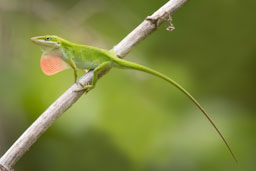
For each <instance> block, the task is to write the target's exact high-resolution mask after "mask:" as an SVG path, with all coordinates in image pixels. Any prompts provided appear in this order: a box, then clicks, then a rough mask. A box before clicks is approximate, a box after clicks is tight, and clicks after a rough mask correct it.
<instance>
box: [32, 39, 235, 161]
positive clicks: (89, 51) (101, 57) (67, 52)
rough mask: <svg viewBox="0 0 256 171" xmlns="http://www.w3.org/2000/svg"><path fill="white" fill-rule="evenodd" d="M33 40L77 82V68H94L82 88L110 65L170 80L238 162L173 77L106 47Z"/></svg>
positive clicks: (59, 40)
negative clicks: (68, 69)
mask: <svg viewBox="0 0 256 171" xmlns="http://www.w3.org/2000/svg"><path fill="white" fill-rule="evenodd" d="M31 40H32V41H33V42H34V43H36V44H37V45H39V46H40V48H41V49H42V50H43V53H47V54H51V53H56V51H57V52H58V53H60V54H61V58H62V59H63V60H64V61H65V62H66V63H68V64H69V65H70V66H71V67H72V68H73V70H74V75H75V82H76V81H77V69H87V70H93V80H92V84H91V85H87V86H85V87H84V88H82V89H81V90H91V89H93V88H94V87H95V85H96V82H97V80H98V73H99V72H101V71H104V70H105V69H107V68H109V67H118V68H125V69H134V70H139V71H143V72H146V73H149V74H152V75H155V76H157V77H159V78H161V79H163V80H165V81H167V82H169V83H170V84H172V85H173V86H175V87H176V88H178V89H179V90H180V91H181V92H182V93H184V94H185V95H186V96H187V97H188V98H189V99H190V100H191V101H192V102H193V103H194V104H195V105H196V106H197V107H198V108H199V110H200V111H201V112H202V113H203V114H204V115H205V117H206V118H207V119H208V120H209V122H210V123H211V124H212V126H213V127H214V128H215V130H216V131H217V133H218V134H219V136H220V137H221V139H222V140H223V141H224V143H225V145H226V146H227V148H228V150H229V152H230V153H231V155H232V157H233V158H234V160H235V161H236V162H237V159H236V157H235V155H234V153H233V152H232V150H231V148H230V146H229V145H228V143H227V141H226V140H225V138H224V136H223V135H222V134H221V132H220V131H219V129H218V128H217V127H216V125H215V124H214V122H213V121H212V120H211V119H210V117H209V115H208V114H207V112H206V111H205V110H204V108H203V107H202V106H201V105H200V104H199V103H198V101H197V100H196V99H195V98H194V97H193V96H192V95H191V94H190V93H189V92H188V91H186V90H185V89H184V88H183V87H182V86H181V85H179V84H178V83H177V82H175V81H174V80H172V79H171V78H169V77H167V76H165V75H164V74H162V73H160V72H157V71H155V70H153V69H150V68H148V67H145V66H142V65H139V64H136V63H133V62H129V61H126V60H123V59H120V58H118V56H117V55H116V54H115V53H114V52H113V51H107V50H104V49H100V48H96V47H92V46H87V45H80V44H75V43H72V42H69V41H67V40H64V39H62V38H60V37H58V36H53V35H46V36H37V37H33V38H31ZM81 90H78V91H81Z"/></svg>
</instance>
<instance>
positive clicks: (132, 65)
mask: <svg viewBox="0 0 256 171" xmlns="http://www.w3.org/2000/svg"><path fill="white" fill-rule="evenodd" d="M114 62H115V63H116V64H117V65H118V66H119V67H121V68H130V69H135V70H139V71H143V72H146V73H149V74H152V75H155V76H157V77H159V78H162V79H164V80H166V81H167V82H169V83H171V84H172V85H173V86H175V87H176V88H178V89H179V90H180V91H181V92H182V93H184V94H185V95H186V96H187V97H188V98H189V99H190V100H191V101H192V102H193V103H194V104H195V105H196V106H197V107H198V108H199V110H200V111H201V112H202V113H203V114H204V116H205V117H206V118H207V119H208V121H209V122H210V123H211V125H212V126H213V127H214V128H215V130H216V131H217V133H218V134H219V136H220V137H221V139H222V140H223V142H224V143H225V145H226V147H227V148H228V150H229V152H230V153H231V155H232V157H233V159H234V160H235V161H236V163H238V160H237V158H236V156H235V154H234V153H233V151H232V149H231V148H230V146H229V144H228V143H227V141H226V139H225V138H224V136H223V135H222V134H221V132H220V130H219V129H218V128H217V126H216V125H215V124H214V122H213V121H212V119H211V118H210V116H209V115H208V113H207V112H206V111H205V109H204V108H203V107H202V106H201V105H200V104H199V102H198V101H197V100H196V99H195V98H194V97H193V96H192V95H191V94H190V93H189V92H188V91H187V90H185V89H184V88H183V87H182V86H181V85H179V84H178V83H177V82H176V81H174V80H172V79H171V78H169V77H167V76H166V75H164V74H162V73H160V72H157V71H155V70H153V69H150V68H148V67H145V66H142V65H139V64H136V63H133V62H129V61H126V60H123V59H120V58H117V57H116V58H114Z"/></svg>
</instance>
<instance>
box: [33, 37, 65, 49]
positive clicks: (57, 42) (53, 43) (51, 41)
mask: <svg viewBox="0 0 256 171" xmlns="http://www.w3.org/2000/svg"><path fill="white" fill-rule="evenodd" d="M31 40H32V42H34V43H35V44H37V45H38V46H39V47H40V48H41V49H42V50H43V51H50V50H57V49H58V48H60V46H61V43H62V42H63V41H65V40H64V39H62V38H60V37H58V36H54V35H45V36H36V37H32V38H31Z"/></svg>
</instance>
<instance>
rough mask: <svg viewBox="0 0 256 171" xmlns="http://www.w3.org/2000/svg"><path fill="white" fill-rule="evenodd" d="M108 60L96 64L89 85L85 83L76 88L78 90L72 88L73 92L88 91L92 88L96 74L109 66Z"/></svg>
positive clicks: (95, 80)
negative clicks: (81, 86)
mask: <svg viewBox="0 0 256 171" xmlns="http://www.w3.org/2000/svg"><path fill="white" fill-rule="evenodd" d="M110 64H111V63H110V62H109V61H107V62H103V63H102V64H100V65H99V66H97V67H96V68H95V69H94V70H93V78H92V83H91V84H90V85H85V86H84V87H83V88H81V89H78V90H74V91H75V92H80V91H89V90H91V89H93V88H94V87H95V85H96V83H97V81H98V74H99V73H100V72H101V71H104V70H105V69H107V68H108V67H109V66H110Z"/></svg>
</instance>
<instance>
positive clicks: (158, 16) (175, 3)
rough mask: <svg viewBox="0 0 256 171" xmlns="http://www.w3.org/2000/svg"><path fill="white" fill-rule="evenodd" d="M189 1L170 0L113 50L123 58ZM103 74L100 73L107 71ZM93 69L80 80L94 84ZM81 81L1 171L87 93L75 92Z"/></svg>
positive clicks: (3, 161) (0, 161)
mask: <svg viewBox="0 0 256 171" xmlns="http://www.w3.org/2000/svg"><path fill="white" fill-rule="evenodd" d="M187 1H188V0H170V1H168V2H167V3H166V4H165V5H164V6H162V7H161V8H160V9H159V10H157V11H156V12H155V13H154V14H153V15H151V16H150V17H148V18H147V19H145V20H144V21H143V22H142V23H141V24H140V25H139V26H137V28H135V29H134V30H133V31H132V32H131V33H130V34H128V35H127V36H126V37H125V38H124V39H123V40H122V41H121V42H120V43H119V44H117V45H116V46H115V47H114V48H113V50H114V52H115V53H117V54H118V55H119V56H120V57H124V56H126V55H127V54H128V53H129V52H130V50H131V49H132V48H133V47H134V46H136V45H137V44H138V43H139V42H141V41H142V40H143V39H145V38H146V37H147V36H148V35H149V34H151V33H152V32H153V31H154V30H156V29H157V27H158V26H159V25H160V24H161V23H162V22H164V21H165V20H166V19H167V17H169V16H170V15H172V14H173V13H174V12H175V11H176V10H177V9H178V8H180V7H181V6H182V5H183V4H185V3H186V2H187ZM170 24H171V23H170ZM106 72H107V71H105V72H104V73H101V75H103V74H105V73H106ZM92 76H93V72H88V73H86V74H85V75H83V76H82V77H81V78H80V79H79V82H80V83H82V84H83V85H87V84H90V83H91V80H92ZM80 88H81V86H80V85H79V84H73V85H72V86H71V87H70V88H69V89H68V90H67V91H66V92H64V94H62V95H61V96H60V97H59V98H58V99H57V100H56V101H55V102H54V103H53V104H52V105H51V106H50V107H49V108H48V109H47V110H46V111H45V112H44V113H42V114H41V116H40V117H39V118H38V119H37V120H36V121H35V122H34V123H33V124H32V125H31V126H30V127H29V128H28V129H27V130H26V131H25V132H24V133H23V134H22V135H21V136H20V137H19V138H18V140H17V141H16V142H15V143H14V144H13V145H12V146H11V147H10V148H9V149H8V151H7V152H6V153H5V154H4V155H3V156H2V157H1V158H0V170H1V171H10V170H11V169H12V167H13V166H14V165H15V163H16V162H17V161H18V160H19V159H20V158H21V157H22V156H23V155H24V154H25V152H26V151H27V150H28V149H29V148H30V147H31V146H32V144H33V143H35V141H36V140H37V139H38V138H39V137H40V136H41V135H42V134H43V133H44V132H45V131H46V130H47V129H48V128H49V127H50V126H51V125H52V124H53V122H54V121H55V120H56V119H57V118H58V117H59V116H60V115H61V114H63V113H64V112H65V111H66V110H67V109H68V108H70V107H71V106H72V104H74V103H75V102H76V101H77V100H78V99H79V98H80V97H81V96H82V95H83V94H84V92H74V90H77V89H80Z"/></svg>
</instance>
